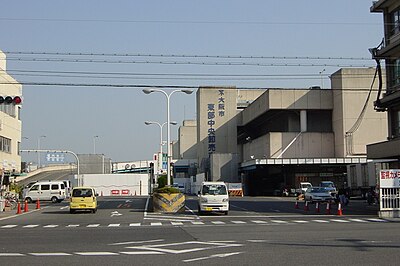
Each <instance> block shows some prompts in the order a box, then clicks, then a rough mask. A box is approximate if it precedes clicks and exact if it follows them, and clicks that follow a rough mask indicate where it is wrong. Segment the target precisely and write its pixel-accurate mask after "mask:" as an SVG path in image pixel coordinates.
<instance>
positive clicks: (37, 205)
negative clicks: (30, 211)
mask: <svg viewBox="0 0 400 266" xmlns="http://www.w3.org/2000/svg"><path fill="white" fill-rule="evenodd" d="M39 209H40V200H39V199H37V201H36V210H39Z"/></svg>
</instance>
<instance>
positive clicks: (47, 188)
mask: <svg viewBox="0 0 400 266" xmlns="http://www.w3.org/2000/svg"><path fill="white" fill-rule="evenodd" d="M40 189H41V190H50V185H41V187H40Z"/></svg>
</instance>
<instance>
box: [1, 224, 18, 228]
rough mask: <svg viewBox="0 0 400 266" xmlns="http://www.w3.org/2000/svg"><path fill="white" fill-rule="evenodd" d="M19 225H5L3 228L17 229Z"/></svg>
mask: <svg viewBox="0 0 400 266" xmlns="http://www.w3.org/2000/svg"><path fill="white" fill-rule="evenodd" d="M17 226H18V225H16V224H8V225H3V226H2V227H1V228H14V227H17Z"/></svg>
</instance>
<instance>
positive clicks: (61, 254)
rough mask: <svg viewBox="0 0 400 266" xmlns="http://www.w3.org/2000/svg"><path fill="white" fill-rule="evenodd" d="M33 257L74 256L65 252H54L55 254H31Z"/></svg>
mask: <svg viewBox="0 0 400 266" xmlns="http://www.w3.org/2000/svg"><path fill="white" fill-rule="evenodd" d="M29 254H30V255H32V256H71V255H72V254H69V253H64V252H54V253H29Z"/></svg>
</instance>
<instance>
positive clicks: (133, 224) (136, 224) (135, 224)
mask: <svg viewBox="0 0 400 266" xmlns="http://www.w3.org/2000/svg"><path fill="white" fill-rule="evenodd" d="M129 226H140V223H131V224H129Z"/></svg>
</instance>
